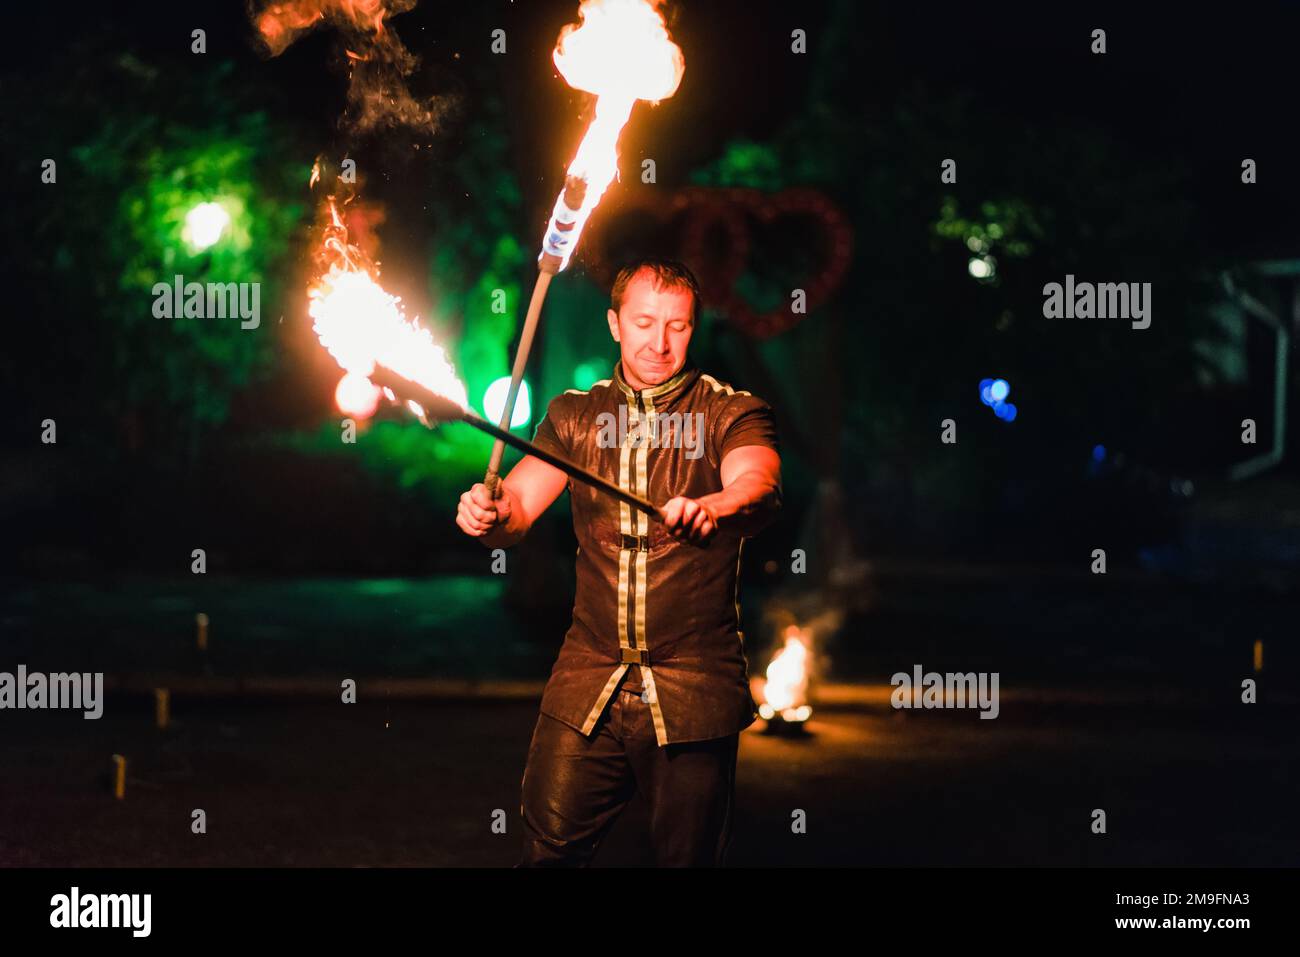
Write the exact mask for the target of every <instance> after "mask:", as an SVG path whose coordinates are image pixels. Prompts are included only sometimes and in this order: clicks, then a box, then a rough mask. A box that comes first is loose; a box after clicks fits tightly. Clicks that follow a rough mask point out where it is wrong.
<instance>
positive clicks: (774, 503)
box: [699, 472, 781, 537]
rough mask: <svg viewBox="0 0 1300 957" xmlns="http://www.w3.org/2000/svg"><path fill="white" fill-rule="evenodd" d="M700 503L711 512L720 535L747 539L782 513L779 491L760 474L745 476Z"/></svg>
mask: <svg viewBox="0 0 1300 957" xmlns="http://www.w3.org/2000/svg"><path fill="white" fill-rule="evenodd" d="M699 501H700V503H701V504H702V505H707V506H708V507H709V508H711V509H713V511H714V514H715V515H717V517H718V529H719V530H720V531H728V532H734V533H735V534H738V535H742V536H745V537H748V536H751V535H757V534H758V533H759V532H761V531H762V530H763V529H765V528H767V526H768V525H770V524H772V522H773V521H774V520H775V519H776V517H777V515H778V514H779V513H780V511H781V490H780V488H779V486H778V485H777V483H776V482H774V481H772V479H771V478H770V477H769V476H767V475H765V474H763V473H762V472H746V473H744V474H743V475H739V476H737V477H736V480H735V481H734V482H732V483H731V484H730V485H728V486H727V487H726V488H724V489H723V490H722V491H720V492H714V493H712V494H710V495H704V496H702V497H701V498H700V500H699Z"/></svg>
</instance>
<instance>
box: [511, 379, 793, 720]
mask: <svg viewBox="0 0 1300 957" xmlns="http://www.w3.org/2000/svg"><path fill="white" fill-rule="evenodd" d="M534 441H535V442H536V443H537V444H538V445H540V446H542V447H543V448H545V449H547V450H549V451H552V452H554V453H556V454H558V455H563V456H564V457H566V458H568V459H571V460H572V461H574V462H576V463H577V464H579V465H581V466H583V467H584V468H586V469H589V470H591V471H594V472H597V473H598V474H600V475H603V476H605V477H606V478H608V479H610V480H611V481H616V482H617V483H618V484H619V485H620V486H621V487H623V488H626V489H628V490H630V491H634V492H636V493H637V494H639V495H641V496H642V497H644V498H648V499H649V500H650V501H652V502H654V503H655V504H656V505H663V504H664V503H665V502H667V501H668V499H670V498H672V497H674V496H677V495H686V496H689V497H692V498H698V497H700V496H703V495H707V494H709V493H710V492H716V491H719V490H720V489H721V488H722V479H721V476H720V471H719V465H720V463H721V461H722V457H723V455H725V454H726V453H727V452H728V451H730V450H731V449H733V448H738V447H740V446H743V445H769V446H771V447H773V448H777V449H778V450H779V447H778V444H777V437H776V430H775V425H774V420H773V415H772V409H771V407H770V406H769V405H768V404H767V403H766V402H764V401H763V400H761V399H759V398H757V397H755V396H753V395H751V394H750V393H748V392H743V391H737V390H735V389H733V388H732V387H731V386H729V385H727V384H726V383H723V382H719V381H718V380H716V379H714V378H713V377H712V376H710V375H706V374H704V373H702V372H700V370H699V369H698V368H697V367H696V366H695V365H694V363H692V362H691V361H690V360H689V359H688V360H687V362H686V364H685V365H684V366H683V367H682V369H681V370H680V371H679V372H678V373H677V374H676V375H674V376H673V377H672V378H671V379H669V380H668V381H667V382H664V383H662V384H661V385H658V386H655V387H654V388H649V389H642V390H640V391H637V390H635V389H633V388H631V387H630V386H629V385H628V384H627V382H626V380H625V379H624V378H623V375H622V365H621V363H619V364H616V365H615V368H614V374H613V376H612V378H610V379H604V380H602V381H600V382H597V383H596V384H595V385H593V386H592V387H591V389H590V390H587V391H580V390H578V389H570V390H568V391H567V392H565V393H564V394H563V395H559V396H556V397H555V398H554V399H553V400H551V403H550V405H549V406H548V408H547V413H546V417H545V418H544V419H543V420H542V421H541V423H540V424H539V425H538V427H537V434H536V436H535V438H534ZM568 491H569V497H570V503H571V506H572V510H573V527H574V532H575V534H576V535H577V538H578V553H577V595H576V598H575V601H574V606H573V624H572V626H571V627H570V629H569V631H568V634H567V635H566V636H565V639H564V644H563V646H562V647H561V649H560V653H559V656H558V657H557V659H556V662H555V666H554V668H553V669H552V671H551V676H550V679H549V680H548V682H547V684H546V690H545V691H544V693H543V695H542V703H541V710H542V712H543V713H544V714H548V715H551V716H552V717H554V718H557V719H559V720H560V721H563V722H565V723H566V724H568V725H570V726H572V727H574V728H577V729H578V730H580V731H581V732H582V733H583V734H589V733H590V732H591V731H592V729H593V728H594V727H595V725H596V722H597V720H598V719H599V717H600V715H601V712H602V711H603V710H604V708H605V705H606V703H607V702H608V701H609V698H610V696H611V695H612V694H613V693H614V691H615V689H616V688H617V687H618V686H619V683H620V681H627V682H634V681H636V680H637V679H639V681H640V685H639V686H640V687H641V688H642V694H643V697H645V698H646V699H647V700H648V702H649V704H650V708H651V712H652V713H653V715H654V724H655V735H656V738H657V740H658V742H659V744H660V745H661V746H662V745H666V744H675V743H679V742H683V741H698V740H704V739H708V738H716V737H722V736H724V735H728V734H732V733H735V732H738V731H740V730H743V729H744V728H746V727H748V726H749V725H750V724H752V723H753V721H754V719H755V717H756V716H757V711H756V709H755V707H754V700H753V698H752V697H751V696H750V691H749V675H748V668H747V662H746V658H745V652H744V647H743V641H744V638H743V635H742V633H741V630H740V606H739V604H738V590H737V589H738V575H739V569H740V553H741V549H742V546H743V539H742V538H741V537H739V536H738V535H736V534H734V533H727V532H719V533H718V534H717V535H716V536H715V537H714V538H713V540H712V541H710V542H709V544H708V545H707V546H706V547H704V548H700V547H698V546H695V545H688V544H685V543H681V542H678V541H676V540H674V539H673V538H671V537H670V536H669V535H668V533H667V532H665V531H664V529H663V526H662V525H661V524H660V523H659V522H657V521H652V520H651V519H650V517H649V516H647V515H646V514H645V513H643V512H641V511H639V510H637V509H634V508H632V507H630V506H628V505H625V504H623V503H621V502H619V501H617V500H615V499H614V498H613V497H612V496H609V495H606V494H604V493H601V492H599V491H597V490H596V489H594V488H592V487H591V486H589V485H587V484H585V483H582V482H576V481H574V480H573V479H570V480H569V482H568ZM629 669H631V674H628V672H629ZM637 672H639V675H638V674H637ZM625 686H626V685H625Z"/></svg>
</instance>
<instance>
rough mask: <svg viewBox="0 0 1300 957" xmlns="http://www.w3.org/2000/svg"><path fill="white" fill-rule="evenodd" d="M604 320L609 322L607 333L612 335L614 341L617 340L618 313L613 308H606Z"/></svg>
mask: <svg viewBox="0 0 1300 957" xmlns="http://www.w3.org/2000/svg"><path fill="white" fill-rule="evenodd" d="M605 321H606V322H608V323H609V334H610V335H611V336H613V337H614V341H615V342H618V341H619V338H618V313H617V312H615V311H614V310H613V309H606V310H605Z"/></svg>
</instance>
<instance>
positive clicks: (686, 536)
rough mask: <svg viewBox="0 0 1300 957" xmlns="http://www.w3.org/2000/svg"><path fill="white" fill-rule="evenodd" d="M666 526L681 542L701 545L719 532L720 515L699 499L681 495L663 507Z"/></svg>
mask: <svg viewBox="0 0 1300 957" xmlns="http://www.w3.org/2000/svg"><path fill="white" fill-rule="evenodd" d="M663 515H664V528H665V529H666V530H667V531H668V534H669V535H671V536H672V537H673V538H675V539H677V541H679V542H687V543H689V544H691V545H699V546H701V547H703V546H705V545H707V544H708V543H709V541H710V540H711V539H712V538H713V536H714V535H716V534H718V516H717V514H716V513H715V512H714V510H713V507H712V506H710V505H705V504H704V503H703V502H701V501H700V500H699V499H695V498H687V497H686V496H684V495H679V496H677V497H676V498H670V499H669V500H668V501H667V502H666V503H665V504H664V507H663Z"/></svg>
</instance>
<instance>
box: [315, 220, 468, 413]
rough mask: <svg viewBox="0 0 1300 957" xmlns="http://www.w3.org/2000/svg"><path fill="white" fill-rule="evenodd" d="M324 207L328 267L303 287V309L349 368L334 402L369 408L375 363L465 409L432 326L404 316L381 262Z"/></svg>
mask: <svg viewBox="0 0 1300 957" xmlns="http://www.w3.org/2000/svg"><path fill="white" fill-rule="evenodd" d="M328 213H329V222H328V223H327V224H326V228H325V239H324V242H323V244H322V257H323V260H324V262H326V263H327V264H328V266H327V268H326V270H325V272H324V274H323V275H321V276H320V278H318V279H317V280H316V281H315V282H314V283H313V284H312V286H311V288H310V289H309V290H308V293H307V295H308V297H309V298H310V300H311V303H310V305H309V307H308V310H307V311H308V313H309V314H310V315H311V317H312V319H314V320H315V323H314V325H313V328H314V329H315V332H316V335H317V337H318V338H319V339H320V342H321V345H323V346H324V347H325V348H326V349H327V350H328V351H329V354H330V355H332V356H333V357H334V360H335V361H336V362H337V363H338V364H339V365H340V366H341V367H342V368H343V370H344V371H345V372H346V373H347V375H345V376H344V377H343V381H342V382H340V383H339V387H338V389H337V390H336V392H335V398H336V401H337V402H338V405H339V408H340V409H341V410H342V411H344V412H347V413H350V414H355V415H358V416H360V417H363V418H364V417H365V416H366V415H368V414H370V413H373V411H374V406H375V404H377V402H378V395H379V391H380V390H378V389H376V387H375V386H374V385H372V384H371V383H370V382H369V381H368V378H367V377H368V376H369V375H370V374H371V373H372V372H373V371H374V368H375V366H376V365H382V366H384V367H385V368H388V369H391V370H392V371H394V372H396V373H397V374H398V375H401V376H404V377H406V378H407V379H410V380H411V381H412V382H418V383H420V384H421V385H423V386H425V387H426V388H428V389H430V390H432V391H434V392H437V393H438V394H439V395H444V396H446V397H447V398H449V399H451V400H452V401H454V402H455V403H456V404H457V405H459V406H460V407H461V408H465V407H466V402H467V397H466V393H465V385H464V383H462V382H461V381H460V380H459V379H458V378H456V372H455V370H454V369H453V368H452V365H451V362H450V361H448V359H447V354H446V353H445V352H444V351H443V349H442V347H441V346H439V345H437V344H436V343H435V342H434V341H433V337H432V336H431V335H430V333H429V330H427V329H424V328H422V327H421V326H420V324H419V322H418V321H417V320H416V319H407V318H406V311H405V309H404V308H403V306H402V301H401V299H400V297H398V296H394V295H391V294H390V293H388V292H387V291H386V290H385V289H384V288H383V287H382V286H381V285H379V282H378V281H377V277H378V274H379V270H378V268H377V267H375V266H374V265H372V264H371V263H369V262H368V261H367V259H366V257H365V255H364V254H363V253H362V252H361V251H360V250H359V249H357V248H356V247H355V246H352V245H350V244H349V243H348V241H347V228H346V227H345V226H344V225H343V221H342V219H341V218H340V216H339V212H338V208H337V207H336V205H335V202H334V200H333V198H330V199H329V200H328ZM384 391H385V392H386V393H387V390H384ZM387 394H388V395H389V397H390V398H391V397H392V395H391V393H387ZM407 404H408V406H409V407H410V408H411V411H413V412H415V413H416V414H417V415H422V414H423V410H421V409H420V407H419V406H417V405H415V404H414V403H407ZM367 410H368V411H367Z"/></svg>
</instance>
